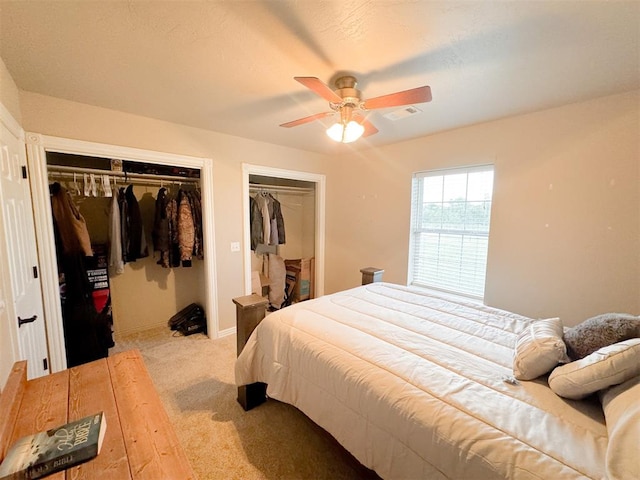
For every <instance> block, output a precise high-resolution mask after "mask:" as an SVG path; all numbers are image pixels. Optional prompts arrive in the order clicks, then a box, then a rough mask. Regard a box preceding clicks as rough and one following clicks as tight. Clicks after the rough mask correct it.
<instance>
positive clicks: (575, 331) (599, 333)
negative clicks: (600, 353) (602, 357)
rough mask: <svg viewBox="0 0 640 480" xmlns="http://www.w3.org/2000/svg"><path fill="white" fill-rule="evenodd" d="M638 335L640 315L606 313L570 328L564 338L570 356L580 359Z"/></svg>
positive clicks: (639, 333) (639, 332) (573, 358)
mask: <svg viewBox="0 0 640 480" xmlns="http://www.w3.org/2000/svg"><path fill="white" fill-rule="evenodd" d="M637 337H640V317H635V316H633V315H630V314H628V313H605V314H602V315H598V316H595V317H592V318H589V319H588V320H585V321H584V322H582V323H580V324H579V325H576V326H575V327H573V328H570V329H568V330H567V331H565V333H564V337H563V338H564V343H565V344H566V346H567V354H568V355H569V357H570V358H571V359H572V360H579V359H581V358H584V357H586V356H587V355H589V354H590V353H593V352H595V351H596V350H599V349H600V348H602V347H606V346H608V345H612V344H614V343H618V342H622V341H623V340H628V339H630V338H637Z"/></svg>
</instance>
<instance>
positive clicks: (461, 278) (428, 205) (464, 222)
mask: <svg viewBox="0 0 640 480" xmlns="http://www.w3.org/2000/svg"><path fill="white" fill-rule="evenodd" d="M492 192H493V166H492V165H485V166H480V167H470V168H457V169H449V170H436V171H430V172H420V173H416V174H414V176H413V194H412V205H411V254H410V260H409V261H410V265H409V283H410V284H411V285H417V286H421V287H432V288H437V289H441V290H446V291H450V292H455V293H461V294H464V295H468V296H472V297H476V298H482V297H483V296H484V280H485V274H486V268H487V250H488V246H489V221H490V218H491V195H492Z"/></svg>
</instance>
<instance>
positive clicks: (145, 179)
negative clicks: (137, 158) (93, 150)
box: [47, 165, 200, 185]
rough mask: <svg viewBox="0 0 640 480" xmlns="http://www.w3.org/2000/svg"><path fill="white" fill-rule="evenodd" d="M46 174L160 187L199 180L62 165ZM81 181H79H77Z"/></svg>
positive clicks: (48, 169)
mask: <svg viewBox="0 0 640 480" xmlns="http://www.w3.org/2000/svg"><path fill="white" fill-rule="evenodd" d="M47 172H48V173H49V174H50V175H51V176H56V177H58V176H59V177H63V178H73V176H74V175H77V174H79V175H83V174H85V173H86V174H92V173H93V174H95V175H109V176H110V177H118V178H124V179H126V181H130V180H131V181H135V183H144V184H152V185H162V184H163V183H179V184H182V183H194V184H197V183H200V179H199V178H190V177H180V176H177V175H154V174H150V173H130V172H114V171H113V170H101V169H98V168H82V167H67V166H64V165H47ZM78 180H81V179H78Z"/></svg>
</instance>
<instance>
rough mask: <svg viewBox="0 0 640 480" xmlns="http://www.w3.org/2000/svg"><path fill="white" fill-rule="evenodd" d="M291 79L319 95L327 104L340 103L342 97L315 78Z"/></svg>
mask: <svg viewBox="0 0 640 480" xmlns="http://www.w3.org/2000/svg"><path fill="white" fill-rule="evenodd" d="M293 79H294V80H297V81H298V82H300V83H301V84H302V85H304V86H305V87H307V88H308V89H310V90H313V91H314V92H315V93H316V94H318V95H320V96H321V97H322V98H324V99H325V100H327V101H329V102H333V103H340V102H342V97H341V96H340V95H338V94H337V93H336V92H334V91H333V90H331V88H330V87H329V85H327V84H326V83H324V82H322V81H321V80H320V79H318V78H316V77H293Z"/></svg>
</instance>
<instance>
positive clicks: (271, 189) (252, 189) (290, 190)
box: [249, 183, 315, 193]
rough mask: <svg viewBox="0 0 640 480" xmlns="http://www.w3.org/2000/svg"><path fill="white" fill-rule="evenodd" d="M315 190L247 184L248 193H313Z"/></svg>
mask: <svg viewBox="0 0 640 480" xmlns="http://www.w3.org/2000/svg"><path fill="white" fill-rule="evenodd" d="M314 191H315V190H314V189H313V188H309V187H290V186H286V185H263V184H259V183H250V184H249V193H258V192H280V193H313V192H314Z"/></svg>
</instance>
